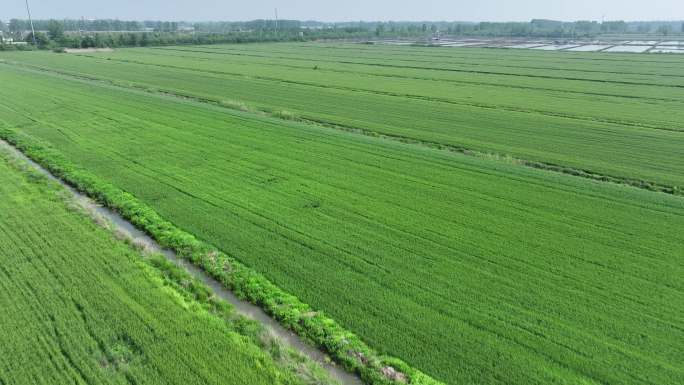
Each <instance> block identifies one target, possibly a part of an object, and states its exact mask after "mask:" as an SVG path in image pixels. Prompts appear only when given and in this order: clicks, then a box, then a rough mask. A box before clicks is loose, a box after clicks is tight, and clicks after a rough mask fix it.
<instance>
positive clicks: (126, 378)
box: [0, 148, 332, 385]
mask: <svg viewBox="0 0 684 385" xmlns="http://www.w3.org/2000/svg"><path fill="white" fill-rule="evenodd" d="M5 151H6V150H4V149H2V148H0V196H2V199H1V200H0V212H2V219H1V220H0V307H1V308H2V309H3V311H2V312H0V325H1V326H0V329H2V333H0V383H2V384H7V385H9V384H67V383H75V384H82V383H88V384H124V383H126V384H129V383H135V384H158V383H165V384H183V385H185V384H203V385H204V384H236V385H237V384H254V385H258V384H264V385H272V384H281V385H306V384H327V383H332V382H331V381H329V380H327V379H326V378H325V376H324V374H322V373H321V372H320V369H317V368H316V367H314V366H312V364H311V363H310V362H308V361H307V360H305V359H303V358H301V357H299V356H298V355H297V354H295V353H294V352H291V351H288V350H287V349H284V348H282V347H281V346H280V345H279V344H278V343H277V342H276V341H275V340H273V339H272V338H271V337H269V336H267V335H265V334H264V331H263V329H262V328H261V327H260V326H259V325H258V324H257V323H255V322H253V321H249V320H246V319H244V318H242V317H240V316H238V315H237V314H236V313H235V312H234V310H233V308H232V306H230V305H229V304H227V303H225V302H223V301H221V300H218V299H217V298H216V297H214V296H213V295H212V293H211V291H210V289H208V288H207V287H205V286H204V285H203V284H201V283H199V282H198V281H196V280H194V279H193V278H192V277H190V276H189V275H188V274H187V273H185V272H184V271H183V270H182V269H180V268H178V267H177V266H175V265H174V264H173V263H171V262H169V261H167V260H166V259H165V257H163V256H161V255H154V254H153V255H145V256H143V255H141V254H140V253H139V252H137V251H135V250H134V249H133V248H132V247H130V246H129V245H126V244H124V242H121V241H118V240H116V239H114V237H113V236H112V234H111V233H107V232H106V231H105V230H103V229H101V228H99V227H98V226H97V225H95V224H94V223H93V222H92V221H91V220H90V219H89V218H87V217H86V213H84V212H82V211H81V207H80V206H79V205H78V204H77V203H75V202H73V201H72V197H71V196H70V195H69V194H67V193H66V192H65V191H64V190H63V189H61V188H60V187H59V186H57V185H56V183H53V182H50V181H48V180H47V178H46V177H45V176H43V175H42V174H39V173H37V172H36V171H34V170H32V169H31V168H29V167H27V165H26V164H25V162H23V161H20V160H18V159H16V158H14V157H13V156H11V155H9V154H8V153H6V152H5ZM99 224H100V225H101V226H104V227H108V224H107V223H106V222H104V221H102V220H100V222H99ZM262 349H266V350H267V351H268V353H270V354H267V353H266V351H264V350H262Z"/></svg>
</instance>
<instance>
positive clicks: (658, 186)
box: [10, 63, 684, 196]
mask: <svg viewBox="0 0 684 385" xmlns="http://www.w3.org/2000/svg"><path fill="white" fill-rule="evenodd" d="M21 64H22V65H23V63H21ZM10 65H13V64H10ZM13 66H15V67H19V68H20V69H22V70H27V71H38V72H44V73H48V74H51V75H52V76H63V77H67V78H70V79H73V80H77V81H82V82H85V83H88V84H93V83H99V85H100V86H109V87H114V88H116V89H122V90H129V91H137V92H141V93H145V94H152V95H158V96H165V97H171V98H175V99H180V100H189V101H193V102H197V103H201V104H207V105H213V106H215V107H219V108H222V109H226V110H231V111H239V112H242V113H252V114H258V115H261V116H267V117H270V118H274V119H279V120H284V121H294V122H299V123H303V124H310V125H315V126H318V127H325V128H329V129H335V130H339V131H346V132H352V133H356V134H359V135H364V136H371V137H377V138H382V139H385V140H391V141H397V142H401V143H406V144H413V145H419V146H423V147H427V148H432V149H437V150H442V151H448V152H453V153H459V154H463V155H468V156H473V157H477V158H483V159H489V160H496V161H501V162H506V163H512V164H517V165H520V166H525V167H529V168H536V169H540V170H546V171H550V172H556V173H561V174H566V175H570V176H575V177H580V178H585V179H590V180H594V181H599V182H608V183H614V184H619V185H626V186H631V187H635V188H639V189H643V190H648V191H654V192H662V193H665V194H670V195H676V196H684V188H682V186H677V185H668V184H663V183H657V182H654V181H649V180H643V179H637V178H629V177H624V176H617V175H610V174H603V173H599V172H596V171H593V170H590V169H582V168H575V167H570V166H564V165H561V164H555V163H551V162H542V161H535V160H530V159H524V158H520V157H515V156H512V155H510V154H505V153H497V152H488V151H482V150H477V149H473V148H469V147H465V146H459V145H453V144H444V143H440V142H434V141H428V140H423V139H416V138H412V137H407V136H401V135H397V134H392V133H387V132H381V131H374V130H369V129H366V128H360V127H353V126H345V125H340V124H338V123H334V122H330V121H326V120H323V119H317V118H312V117H306V116H300V115H295V114H292V113H288V112H285V111H279V110H273V109H267V108H259V107H254V106H248V105H247V104H244V103H241V102H239V101H230V102H226V101H221V100H217V99H211V98H207V97H199V96H196V95H193V94H187V93H182V92H179V91H177V90H164V89H158V88H157V89H150V88H148V87H146V86H142V85H136V84H121V83H119V82H116V81H113V80H110V79H103V78H96V77H91V76H88V75H82V74H73V73H70V72H63V71H57V70H52V69H46V68H43V67H40V66H34V65H31V64H27V65H25V67H23V68H22V66H16V65H13ZM26 67H28V68H26Z"/></svg>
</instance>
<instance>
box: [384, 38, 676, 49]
mask: <svg viewBox="0 0 684 385" xmlns="http://www.w3.org/2000/svg"><path fill="white" fill-rule="evenodd" d="M373 43H376V44H389V45H419V46H436V47H470V48H509V49H536V50H542V51H574V52H608V53H679V52H678V51H676V50H677V48H679V47H684V40H682V41H678V40H667V41H661V40H629V41H625V40H615V41H610V40H606V41H603V40H570V39H564V40H551V39H534V40H524V39H501V38H496V39H494V38H489V39H487V38H482V39H451V38H440V39H438V40H437V39H431V40H421V41H416V40H414V41H411V40H382V41H374V42H373Z"/></svg>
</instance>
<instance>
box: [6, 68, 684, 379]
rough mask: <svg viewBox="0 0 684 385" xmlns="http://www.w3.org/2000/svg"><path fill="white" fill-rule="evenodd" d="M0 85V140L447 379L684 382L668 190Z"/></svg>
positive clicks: (147, 102)
mask: <svg viewBox="0 0 684 385" xmlns="http://www.w3.org/2000/svg"><path fill="white" fill-rule="evenodd" d="M0 81H1V82H2V84H3V85H7V86H6V87H3V88H2V89H0V130H3V131H2V132H5V133H6V132H8V131H7V130H11V131H17V132H20V133H22V134H23V135H28V136H30V137H33V138H37V139H39V140H41V141H43V142H45V143H48V144H50V145H52V146H53V147H54V148H57V149H58V150H59V151H60V152H62V153H63V154H64V155H65V156H66V157H67V159H69V160H71V161H72V162H74V163H75V164H77V165H80V166H81V167H83V168H85V169H87V170H89V171H90V172H92V173H95V174H97V175H99V176H101V177H102V178H105V179H107V180H109V181H111V182H112V183H114V184H115V185H117V186H119V187H120V188H122V189H124V190H126V191H128V192H131V193H132V194H134V195H135V196H136V197H138V198H139V199H141V200H142V201H143V202H145V203H147V204H149V205H150V206H151V207H153V208H154V209H155V210H156V211H158V212H159V213H160V214H161V215H162V216H164V217H165V218H168V219H169V220H170V221H172V222H173V223H174V224H176V225H178V226H180V227H181V228H183V229H185V230H187V231H190V232H191V233H194V234H196V235H198V236H199V237H200V238H202V239H203V240H206V241H209V242H211V243H213V244H215V245H217V246H218V247H220V248H221V249H222V250H224V251H226V252H227V253H229V254H230V255H233V256H235V257H236V258H238V259H239V260H241V261H242V262H244V263H246V264H248V265H249V266H250V267H253V268H254V269H256V270H258V271H260V272H262V273H263V274H265V275H266V276H267V277H268V278H269V279H271V280H272V281H273V282H275V283H276V284H278V285H279V286H281V287H282V288H284V289H286V290H287V291H289V292H291V293H293V294H295V295H296V296H298V297H299V298H301V299H302V300H303V301H305V302H307V303H309V304H312V305H313V306H314V307H315V308H317V309H320V310H323V311H325V312H326V313H328V314H330V315H332V316H333V317H334V318H335V319H337V320H339V321H340V322H341V323H342V324H343V325H344V326H346V327H348V328H350V329H351V330H352V331H354V332H355V333H357V334H358V335H360V336H361V337H363V338H364V339H365V340H366V341H367V342H369V343H370V344H371V345H372V346H374V347H376V348H378V349H380V350H381V351H383V352H387V353H389V354H392V355H395V356H398V357H400V358H402V359H405V360H406V361H408V362H409V363H410V364H413V365H415V366H417V367H418V368H420V369H422V370H424V371H426V372H428V373H429V374H431V375H433V376H435V377H436V378H438V379H440V380H443V381H446V382H447V383H449V384H460V383H482V384H504V383H505V384H526V385H527V384H549V383H562V384H576V383H587V384H613V383H615V384H643V383H650V384H671V383H680V382H682V381H684V368H683V367H682V364H681V360H680V359H679V358H680V357H681V356H682V354H684V351H683V350H682V349H683V347H682V346H681V344H679V343H678V341H681V340H682V339H683V338H684V333H683V332H682V330H683V329H682V327H681V325H682V322H683V321H684V320H683V319H682V316H681V314H682V309H684V295H683V294H682V293H683V292H684V287H683V282H682V280H681V276H682V274H683V273H684V265H683V261H684V259H683V258H682V257H683V255H682V248H681V244H682V242H684V231H682V230H683V229H684V200H682V199H681V198H680V197H676V196H671V195H666V194H656V193H652V192H648V191H643V190H638V189H634V188H629V187H624V186H618V185H612V184H605V183H599V182H592V181H589V180H584V179H580V178H573V177H569V176H564V175H560V174H554V173H549V172H545V171H541V170H533V169H527V168H523V167H519V166H517V165H514V164H508V163H505V162H499V161H493V160H483V159H479V158H474V157H467V156H462V155H457V154H450V153H447V152H443V151H438V150H433V149H428V148H423V147H420V146H413V145H408V144H403V143H398V142H395V141H388V140H384V139H381V138H372V137H367V136H361V135H357V134H353V133H348V132H342V131H338V130H333V129H329V128H325V127H320V126H314V125H306V124H299V123H292V122H284V121H282V120H277V119H269V118H265V117H261V116H259V115H258V114H253V113H249V112H244V113H243V112H237V111H229V110H226V109H225V108H221V107H217V106H214V105H208V104H206V103H198V102H194V101H190V100H178V99H177V98H170V97H163V96H159V95H151V94H148V93H145V92H142V91H134V90H131V89H121V88H117V87H111V86H109V85H106V84H103V83H95V82H92V81H79V80H74V79H73V78H61V77H59V76H56V75H50V74H40V73H36V72H27V71H24V70H18V69H15V68H14V67H9V66H4V67H2V71H0ZM19 90H31V91H32V92H30V93H28V92H20V91H19ZM673 164H676V162H670V163H669V165H670V166H672V165H673Z"/></svg>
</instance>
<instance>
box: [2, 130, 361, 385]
mask: <svg viewBox="0 0 684 385" xmlns="http://www.w3.org/2000/svg"><path fill="white" fill-rule="evenodd" d="M0 149H7V150H8V151H9V152H10V153H12V154H14V155H16V156H17V157H19V158H21V159H23V160H25V161H26V162H27V163H28V164H29V165H30V166H31V167H32V168H34V169H35V170H37V171H38V172H40V173H41V174H44V175H45V176H47V177H48V178H49V179H51V180H53V181H55V182H57V183H59V184H60V185H62V186H63V187H64V188H65V189H66V190H67V191H69V192H70V193H71V194H72V195H73V197H74V200H75V202H77V203H78V204H79V205H80V206H81V207H83V208H84V209H85V210H86V211H87V212H88V213H91V215H93V216H99V217H102V218H106V219H107V220H108V221H109V222H110V223H111V224H112V229H114V230H115V231H117V232H118V233H120V234H122V235H125V236H126V237H127V238H129V239H130V240H132V241H133V242H135V243H136V244H138V245H142V246H144V247H145V248H147V249H148V250H150V251H152V252H155V253H160V254H163V255H164V256H166V258H167V259H169V260H170V261H172V262H174V263H175V264H176V265H178V266H180V267H182V268H184V269H185V270H186V271H187V272H188V273H189V274H191V275H192V276H194V277H195V278H197V279H198V280H200V281H202V282H203V283H204V284H205V285H207V286H209V287H211V289H212V290H213V291H214V293H215V294H216V295H217V296H219V297H220V298H222V299H223V300H225V301H227V302H230V303H231V304H232V305H233V306H234V307H235V311H236V312H237V313H239V314H241V315H244V316H245V317H248V318H251V319H253V320H255V321H258V322H259V323H261V324H262V325H263V326H264V328H265V329H266V330H267V331H268V332H269V333H270V334H271V335H273V336H275V337H276V338H277V339H278V340H279V341H281V342H282V343H283V344H284V345H286V346H289V347H291V348H293V349H295V350H296V351H298V352H300V353H302V354H303V355H305V356H307V357H309V358H310V359H312V360H314V361H316V362H318V364H319V365H320V366H321V367H323V368H324V369H325V370H326V371H328V373H329V374H330V376H331V377H332V378H334V379H335V380H337V381H339V382H340V383H341V384H344V385H347V384H349V385H361V384H363V383H362V382H361V380H360V379H359V378H358V377H357V376H355V375H353V374H350V373H348V372H347V371H345V370H344V369H342V368H340V367H338V366H336V365H334V364H333V363H329V362H327V361H328V360H326V355H325V354H324V353H323V352H322V351H321V350H319V349H317V348H315V347H313V346H311V345H309V344H307V343H306V342H304V341H303V340H302V339H301V338H300V337H299V336H297V335H296V334H294V333H293V332H291V331H289V330H287V329H285V328H284V327H282V326H281V325H280V324H279V323H278V322H277V321H276V320H274V319H273V318H271V317H270V316H269V315H268V314H266V313H265V312H264V311H263V310H262V309H261V308H260V307H258V306H255V305H253V304H251V303H249V302H247V301H243V300H241V299H239V298H238V297H236V296H235V295H234V294H233V293H232V292H231V291H229V290H227V289H226V288H225V287H223V285H222V284H221V283H220V282H218V281H216V280H215V279H213V278H211V277H210V276H208V275H207V274H205V273H204V272H203V271H202V270H201V269H200V268H198V267H197V266H194V265H192V264H190V263H189V262H187V261H185V260H183V259H181V258H180V257H178V255H177V254H176V253H175V252H174V251H173V250H168V249H163V248H162V247H161V246H160V245H159V244H158V243H157V242H156V241H155V240H154V239H152V238H150V237H149V236H148V235H147V234H145V233H143V232H142V231H140V230H138V229H137V228H136V227H135V226H133V225H132V224H131V223H130V222H128V221H127V220H125V219H124V218H122V217H121V216H120V215H119V214H117V213H115V212H114V211H112V210H110V209H108V208H106V207H102V206H101V205H99V204H97V203H96V202H95V201H93V200H92V199H90V198H89V197H87V196H85V195H83V194H81V193H80V192H78V191H76V190H75V189H74V188H72V187H71V186H69V185H67V184H66V183H64V182H63V181H62V180H60V179H58V178H56V177H55V176H53V175H52V174H50V172H49V171H47V170H46V169H44V168H43V167H42V166H40V165H39V164H37V163H35V162H34V161H32V160H31V159H29V158H27V157H26V156H25V155H24V154H23V153H22V152H21V151H19V150H17V149H16V148H14V147H13V146H12V145H10V144H9V143H7V142H5V141H3V140H2V139H0Z"/></svg>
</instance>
